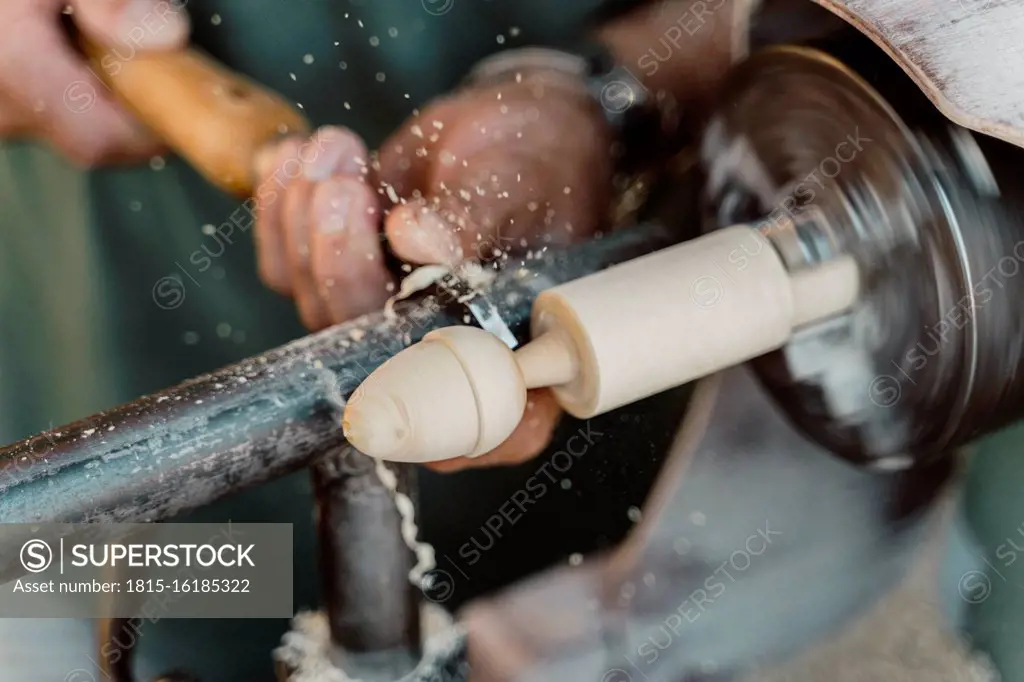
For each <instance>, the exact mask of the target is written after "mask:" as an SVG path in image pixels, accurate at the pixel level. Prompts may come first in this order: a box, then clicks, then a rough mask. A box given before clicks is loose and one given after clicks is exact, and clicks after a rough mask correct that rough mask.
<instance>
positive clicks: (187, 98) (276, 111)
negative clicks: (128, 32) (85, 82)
mask: <svg viewBox="0 0 1024 682" xmlns="http://www.w3.org/2000/svg"><path fill="white" fill-rule="evenodd" d="M82 49H83V51H84V52H85V54H86V56H87V57H88V59H89V61H90V62H91V64H92V67H93V70H94V71H95V73H96V75H97V76H98V77H99V78H100V79H101V80H103V81H104V82H105V83H106V85H107V86H108V87H109V88H110V89H111V90H112V91H113V92H114V94H115V95H116V97H117V99H118V100H119V101H120V102H121V103H122V104H123V105H125V106H126V107H127V108H128V109H129V110H130V111H132V112H133V113H134V114H135V115H136V117H138V119H139V120H140V121H141V122H142V123H144V124H145V125H146V126H148V127H149V128H150V129H151V130H152V131H153V132H154V133H155V134H156V135H157V136H158V137H160V138H161V139H162V140H163V141H164V142H165V143H166V144H167V145H168V146H169V147H170V148H171V149H173V150H174V151H175V152H177V153H178V154H179V155H180V156H181V157H183V158H184V159H186V160H187V161H188V162H189V163H190V164H192V166H193V167H194V168H195V169H196V170H197V171H199V173H200V174H202V175H203V176H204V177H205V178H206V179H207V180H209V181H210V182H211V183H213V184H214V185H216V186H217V187H219V188H221V189H222V190H224V191H226V192H228V193H230V194H233V195H236V196H249V195H251V194H252V192H253V190H254V182H255V174H254V168H253V166H254V163H255V160H256V155H257V154H258V153H259V151H260V149H261V148H262V147H263V146H264V145H265V144H266V143H267V142H269V141H271V140H273V139H275V138H277V137H279V136H281V135H284V134H289V133H296V134H308V133H309V130H310V126H309V123H308V122H307V121H306V118H305V117H304V116H303V115H302V113H301V112H299V111H298V109H296V108H295V107H293V106H292V105H291V104H289V103H288V102H287V101H286V100H285V99H284V98H283V97H281V96H280V95H278V94H277V93H274V92H272V91H270V90H267V89H266V88H264V87H262V86H261V85H259V84H258V83H255V82H254V81H252V80H251V79H249V78H246V77H245V76H242V75H239V74H237V73H234V72H232V71H230V70H229V69H227V68H226V67H224V66H223V65H222V64H219V63H217V62H216V61H215V60H213V59H211V58H210V57H208V56H206V55H205V54H203V53H201V52H199V51H197V50H195V49H188V50H181V51H176V52H149V53H143V52H137V53H135V54H133V55H132V56H131V58H127V59H126V58H123V57H121V56H119V55H118V54H117V53H116V52H114V51H110V50H107V49H106V48H103V47H100V46H97V45H95V44H93V43H90V42H89V41H84V40H83V42H82Z"/></svg>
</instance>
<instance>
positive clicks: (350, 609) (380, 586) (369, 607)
mask: <svg viewBox="0 0 1024 682" xmlns="http://www.w3.org/2000/svg"><path fill="white" fill-rule="evenodd" d="M390 466H391V468H392V470H394V471H395V472H396V473H397V477H398V490H399V491H401V492H402V493H403V494H405V495H408V496H409V497H410V499H412V500H414V501H415V495H416V492H415V481H416V472H415V470H414V469H413V468H412V467H411V466H410V465H390ZM312 475H313V487H314V491H315V493H316V528H317V550H318V555H319V569H320V581H321V584H322V585H323V599H324V610H325V611H326V613H327V619H328V623H329V626H330V635H331V642H332V644H333V645H334V646H335V647H336V651H335V656H334V663H335V665H337V666H338V667H339V668H341V669H342V670H344V671H345V672H346V673H348V674H349V675H350V676H351V677H354V678H357V679H360V680H364V681H365V682H378V681H383V682H391V680H397V679H399V678H401V677H402V676H403V675H405V674H407V673H409V672H410V671H412V670H413V669H414V668H415V667H416V663H417V662H418V661H419V659H420V622H419V615H420V614H419V595H420V592H419V590H417V589H416V587H415V586H414V585H413V584H412V582H411V581H410V580H409V571H410V570H411V569H412V567H413V565H414V564H415V559H414V556H413V552H412V551H411V550H410V549H409V547H408V546H407V545H406V544H405V541H404V540H403V537H402V533H401V524H402V517H401V514H400V513H399V511H398V509H397V507H396V505H395V502H394V500H392V493H391V491H390V490H388V488H387V487H386V486H385V485H384V483H383V482H382V481H381V479H380V477H379V476H378V475H377V473H376V471H375V470H374V466H373V461H372V460H371V459H370V458H368V457H366V456H364V455H362V454H361V453H359V452H356V451H355V450H354V449H353V448H351V447H348V446H341V447H338V448H335V449H333V450H331V451H330V452H328V453H326V454H325V455H324V456H322V457H320V458H318V459H317V461H316V462H314V464H313V467H312Z"/></svg>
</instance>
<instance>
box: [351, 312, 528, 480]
mask: <svg viewBox="0 0 1024 682" xmlns="http://www.w3.org/2000/svg"><path fill="white" fill-rule="evenodd" d="M525 409H526V384H525V383H524V381H523V377H522V374H521V372H520V370H519V366H518V365H517V363H516V360H515V356H514V354H513V352H512V350H511V349H509V348H508V347H507V346H505V345H504V344H503V343H502V342H501V340H500V339H498V338H497V337H496V336H494V335H493V334H490V333H489V332H486V331H484V330H482V329H476V328H473V327H448V328H445V329H439V330H437V331H434V332H431V333H430V334H427V335H426V336H425V337H424V338H423V340H422V341H421V342H420V343H417V344H415V345H413V346H410V347H409V348H406V349H405V350H403V351H402V352H401V353H399V354H398V355H396V356H394V357H393V358H391V359H390V360H388V361H387V362H385V363H384V364H383V365H381V366H380V367H378V368H377V370H376V371H374V372H373V373H372V374H371V375H370V376H369V377H368V378H367V379H366V381H364V382H363V383H362V385H361V386H360V387H359V388H358V389H357V390H356V392H355V393H353V394H352V397H351V399H350V400H349V402H348V404H347V405H346V406H345V414H344V416H343V419H342V428H343V429H344V432H345V437H346V438H347V439H348V441H349V443H351V444H352V446H354V447H355V448H356V449H357V450H359V451H360V452H362V453H364V454H366V455H369V456H371V457H374V458H377V459H383V460H388V461H392V462H411V463H422V462H436V461H440V460H444V459H453V458H456V457H475V456H478V455H482V454H484V453H485V452H488V451H490V450H492V449H494V448H495V447H497V446H498V445H500V444H501V443H502V441H504V440H505V439H506V438H508V437H509V435H511V434H512V431H513V430H514V429H515V427H516V425H517V424H518V423H519V421H520V420H521V419H522V416H523V412H524V411H525Z"/></svg>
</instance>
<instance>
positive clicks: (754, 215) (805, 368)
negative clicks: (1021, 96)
mask: <svg viewBox="0 0 1024 682" xmlns="http://www.w3.org/2000/svg"><path fill="white" fill-rule="evenodd" d="M903 78H905V76H904V77H903ZM906 87H907V88H913V87H914V86H913V85H912V84H908V85H907V86H906ZM1003 146H1004V147H1008V145H1003ZM1013 151H1014V152H1015V154H1016V158H1018V159H1020V157H1021V154H1020V151H1019V150H1013ZM702 156H703V159H704V163H705V165H706V167H707V169H708V171H707V172H708V176H709V178H710V182H709V186H708V195H709V199H710V207H711V209H712V215H711V216H710V219H709V223H710V224H709V227H710V228H711V229H714V228H717V227H721V226H724V225H729V224H733V223H735V222H751V223H753V224H756V225H758V226H759V227H760V228H761V229H762V232H763V233H764V234H765V235H766V236H767V237H768V239H769V241H770V242H771V243H772V245H773V246H774V248H775V249H776V250H777V251H778V252H779V253H780V255H781V256H782V258H783V260H784V261H785V262H786V264H787V266H788V267H789V268H790V269H791V270H799V269H801V268H806V267H813V266H815V265H816V264H817V263H820V262H823V261H827V260H829V259H831V258H835V257H837V256H839V255H843V254H848V255H852V256H853V257H854V258H855V259H856V261H857V262H858V264H859V267H860V271H861V278H862V294H861V299H860V302H859V303H858V304H857V306H856V308H854V309H853V310H852V311H851V312H850V313H849V314H848V315H845V316H843V317H841V318H839V319H836V320H833V321H831V322H829V323H827V324H821V325H816V326H814V327H813V328H811V329H809V330H806V331H805V332H803V333H799V334H798V335H797V336H796V337H795V338H794V339H793V341H792V342H791V343H789V344H788V345H787V346H786V347H785V348H784V349H782V350H780V351H778V352H776V353H772V354H769V355H768V356H765V357H764V358H760V359H759V360H757V361H756V363H755V364H756V366H757V367H758V369H759V370H760V375H761V377H762V379H763V380H764V381H765V382H766V385H767V386H768V387H769V389H770V390H771V392H772V393H773V394H774V395H775V396H776V398H777V399H778V400H779V401H780V403H781V404H782V405H783V406H784V408H785V410H786V412H787V413H788V414H789V416H790V418H791V419H793V420H794V422H796V423H797V424H798V425H799V426H800V427H801V428H802V429H803V430H804V431H805V432H806V433H807V434H809V435H811V436H812V437H814V438H816V439H817V440H818V441H819V442H821V443H822V444H824V445H825V446H826V447H827V448H828V449H830V450H832V451H834V452H836V453H838V454H840V455H842V456H844V457H846V458H848V459H850V460H852V461H855V462H857V463H860V464H867V465H871V466H875V467H879V468H883V469H896V468H905V467H908V466H912V465H913V464H914V462H916V461H920V460H922V459H926V458H931V457H935V456H939V455H940V454H942V453H946V452H948V451H949V450H950V449H952V448H955V447H957V446H960V445H964V444H966V443H968V442H970V441H971V440H973V439H974V438H976V437H978V436H979V435H982V434H984V433H990V432H992V431H994V430H996V429H998V428H1000V427H1001V426H1004V425H1005V424H1007V423H1009V422H1010V421H1012V420H1014V419H1016V418H1019V417H1020V416H1021V413H1022V411H1024V384H1022V383H1021V382H1020V381H1019V380H1018V379H1017V378H1016V377H1017V376H1019V375H1020V369H1021V367H1020V364H1021V361H1022V358H1024V349H1022V344H1024V317H1022V316H1021V315H1020V313H1019V301H1020V299H1021V294H1022V293H1024V290H1022V286H1024V285H1022V281H1024V278H1021V277H1018V276H1017V273H1018V271H1019V270H1020V269H1021V265H1022V262H1024V225H1022V223H1021V216H1020V215H1018V214H1015V213H1012V212H1011V211H1010V210H1008V208H1007V207H1008V206H1010V205H1011V204H1013V203H1015V202H1013V201H1011V199H1012V198H1013V197H1014V196H1015V194H1014V190H1016V189H1017V187H1018V186H1019V183H1018V181H1017V180H1016V179H1015V178H1014V177H1011V176H1010V175H1008V174H1001V175H1000V176H999V177H998V178H997V177H996V176H995V175H994V174H993V171H992V169H991V168H990V165H989V163H988V161H987V159H986V155H985V154H984V153H983V152H982V148H981V146H979V144H978V141H977V140H976V139H975V137H974V136H973V135H972V134H971V133H969V132H967V131H966V130H963V129H960V128H953V127H949V126H948V124H945V125H943V126H941V127H940V129H939V130H937V131H935V132H934V133H927V134H926V133H923V132H917V131H912V130H911V129H910V128H908V127H907V125H905V124H904V123H903V121H902V120H901V119H900V117H899V116H898V115H897V114H896V112H895V111H893V110H892V108H891V107H890V106H889V105H888V104H887V103H886V101H885V100H883V99H882V97H880V96H879V95H878V94H877V93H876V92H875V91H874V90H873V89H872V88H871V87H870V86H868V85H867V84H866V83H865V82H864V81H862V80H861V79H860V78H859V77H858V76H856V75H855V74H854V73H853V72H852V71H850V70H849V69H847V68H845V67H844V66H842V65H840V64H839V63H838V62H836V61H834V60H833V59H831V58H830V57H828V56H826V55H825V54H824V53H820V52H816V51H812V50H805V49H797V48H773V49H769V50H766V51H764V52H762V53H760V54H759V55H756V56H755V57H753V58H752V59H750V60H749V61H748V62H746V63H745V64H743V65H742V66H740V67H739V68H738V69H737V70H736V71H735V72H734V73H733V75H732V77H731V79H730V81H729V83H728V84H727V87H726V93H725V96H724V101H723V103H722V106H721V107H720V108H719V109H718V113H717V114H716V116H715V118H714V119H713V120H712V122H711V124H710V126H709V128H708V132H707V134H706V135H705V138H704V149H703V154H702ZM755 255H756V254H738V256H737V258H736V259H735V262H733V263H731V266H732V267H741V266H742V262H743V261H744V260H745V258H747V257H754V256H755ZM730 260H733V259H732V258H731V257H730Z"/></svg>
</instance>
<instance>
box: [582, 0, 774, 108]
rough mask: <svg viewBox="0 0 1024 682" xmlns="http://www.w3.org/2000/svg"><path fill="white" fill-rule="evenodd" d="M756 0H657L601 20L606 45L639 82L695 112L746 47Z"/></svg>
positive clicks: (600, 32)
mask: <svg viewBox="0 0 1024 682" xmlns="http://www.w3.org/2000/svg"><path fill="white" fill-rule="evenodd" d="M758 4H759V2H758V0H659V1H656V2H653V3H648V4H647V5H645V6H642V7H640V8H638V9H636V10H634V11H632V12H630V13H629V14H626V15H623V16H620V17H619V18H616V19H613V20H611V21H608V22H606V23H605V24H603V25H602V26H601V27H600V28H599V29H597V31H596V33H597V38H599V39H600V40H601V41H602V42H603V43H604V44H606V45H608V46H609V47H610V48H611V50H612V51H613V52H614V54H615V56H616V57H617V58H618V61H619V63H620V64H622V65H623V66H625V67H626V68H627V69H629V71H630V72H631V73H632V74H633V76H634V77H636V78H637V80H639V81H640V82H641V83H642V84H643V85H644V87H646V88H647V89H648V90H650V91H652V92H655V93H664V94H665V95H669V96H671V97H672V98H673V99H674V100H675V101H676V102H677V103H678V104H679V105H680V107H682V109H683V110H685V111H689V112H690V113H691V114H696V115H697V116H700V114H701V113H702V112H703V110H704V109H705V108H706V106H707V105H708V102H709V100H710V98H711V97H712V96H713V95H714V91H715V87H716V86H717V84H718V83H720V82H721V80H722V76H723V75H724V74H725V72H726V71H728V69H729V67H730V65H731V64H732V62H733V61H734V60H735V59H737V58H740V57H742V56H743V55H744V54H745V52H746V42H747V26H748V23H749V17H750V14H751V13H752V12H753V10H754V9H756V6H757V5H758Z"/></svg>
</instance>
